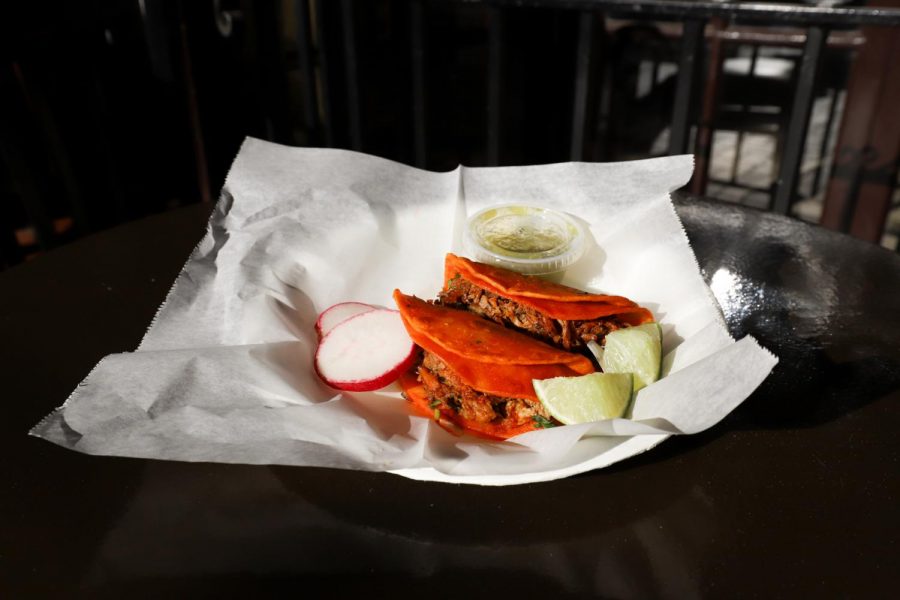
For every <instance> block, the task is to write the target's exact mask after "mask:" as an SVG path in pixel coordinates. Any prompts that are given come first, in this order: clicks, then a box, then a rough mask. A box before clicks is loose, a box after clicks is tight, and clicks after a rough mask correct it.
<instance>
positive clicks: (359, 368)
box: [315, 309, 416, 392]
mask: <svg viewBox="0 0 900 600" xmlns="http://www.w3.org/2000/svg"><path fill="white" fill-rule="evenodd" d="M415 360H416V346H415V344H413V341H412V340H411V339H410V338H409V334H408V333H406V327H404V326H403V321H402V319H401V318H400V313H399V312H397V311H396V310H387V309H374V310H370V311H368V312H364V313H361V314H358V315H356V316H355V317H350V318H349V319H347V320H345V321H344V322H342V323H339V324H338V325H336V326H335V327H334V328H333V329H332V330H331V331H330V332H329V333H328V334H327V335H326V336H325V337H324V338H322V341H321V342H320V343H319V348H318V350H316V360H315V364H316V373H318V375H319V377H321V378H322V380H323V381H325V383H327V384H328V385H330V386H331V387H333V388H336V389H339V390H348V391H353V392H368V391H371V390H377V389H380V388H383V387H384V386H386V385H388V384H389V383H392V382H393V381H395V380H396V379H397V378H398V377H400V375H401V374H403V372H405V371H406V370H407V369H409V368H410V367H411V366H412V365H413V363H414V362H415Z"/></svg>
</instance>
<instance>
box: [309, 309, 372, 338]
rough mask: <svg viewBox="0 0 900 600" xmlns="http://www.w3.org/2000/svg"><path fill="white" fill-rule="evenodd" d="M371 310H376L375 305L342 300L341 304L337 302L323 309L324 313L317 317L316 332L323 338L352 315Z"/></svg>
mask: <svg viewBox="0 0 900 600" xmlns="http://www.w3.org/2000/svg"><path fill="white" fill-rule="evenodd" d="M370 310H375V307H374V306H369V305H368V304H363V303H362V302H341V303H340V304H335V305H334V306H331V307H329V308H326V309H325V310H324V311H322V314H320V315H319V318H318V319H316V333H317V334H319V339H322V338H323V337H325V336H326V335H328V332H329V331H331V330H332V329H334V327H335V326H336V325H338V324H340V323H343V322H344V321H346V320H347V319H349V318H350V317H355V316H356V315H361V314H362V313H365V312H369V311H370Z"/></svg>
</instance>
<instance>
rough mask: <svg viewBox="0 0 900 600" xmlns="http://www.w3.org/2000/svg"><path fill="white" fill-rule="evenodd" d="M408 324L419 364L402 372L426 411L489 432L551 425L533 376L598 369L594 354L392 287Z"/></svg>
mask: <svg viewBox="0 0 900 600" xmlns="http://www.w3.org/2000/svg"><path fill="white" fill-rule="evenodd" d="M394 301H395V302H396V303H397V307H398V309H399V310H400V315H401V317H402V319H403V324H404V325H405V326H406V329H407V331H408V332H409V335H410V337H411V338H412V340H413V341H414V342H415V343H416V344H418V345H419V346H420V347H421V348H422V350H423V352H422V362H421V364H419V365H418V367H417V368H416V369H414V371H412V372H410V373H408V374H407V375H406V376H404V377H402V378H401V380H400V384H401V386H402V387H403V389H404V393H405V395H406V397H407V399H408V400H410V402H412V403H413V405H414V406H416V408H417V409H418V410H419V411H420V412H421V413H422V414H424V415H427V416H430V417H434V418H436V419H437V420H438V421H439V422H441V423H442V424H445V425H447V424H453V425H455V426H458V427H461V428H462V429H465V430H468V431H470V432H472V433H476V434H479V435H482V436H485V437H489V438H493V439H506V438H508V437H511V436H514V435H518V434H520V433H524V432H526V431H530V430H532V429H536V428H539V427H545V426H548V425H550V424H551V423H552V421H551V419H550V415H549V413H547V411H546V409H545V408H544V406H543V405H542V404H541V402H540V400H538V398H537V396H536V395H535V393H534V387H533V386H532V383H531V381H532V380H533V379H548V378H550V377H573V376H577V375H586V374H588V373H592V372H593V371H594V367H593V365H592V363H591V361H590V360H588V359H587V358H585V357H584V356H581V355H579V354H573V353H570V352H565V351H562V350H559V349H558V348H554V347H553V346H550V345H548V344H544V343H543V342H539V341H537V340H535V339H532V338H531V337H529V336H527V335H523V334H521V333H519V332H517V331H513V330H512V329H508V328H505V327H503V326H502V325H498V324H496V323H493V322H492V321H489V320H487V319H482V318H481V317H479V316H478V315H476V314H475V313H472V312H469V311H465V310H457V309H453V308H448V307H446V306H441V305H437V304H431V303H428V302H425V301H424V300H420V299H419V298H416V297H415V296H407V295H405V294H403V293H402V292H400V291H399V290H395V291H394Z"/></svg>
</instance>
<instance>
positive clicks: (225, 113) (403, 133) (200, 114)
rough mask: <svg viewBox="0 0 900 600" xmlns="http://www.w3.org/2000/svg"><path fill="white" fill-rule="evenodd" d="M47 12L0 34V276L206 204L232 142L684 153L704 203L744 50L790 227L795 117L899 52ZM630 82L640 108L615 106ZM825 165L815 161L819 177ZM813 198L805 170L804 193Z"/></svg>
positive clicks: (470, 152) (762, 15) (633, 11)
mask: <svg viewBox="0 0 900 600" xmlns="http://www.w3.org/2000/svg"><path fill="white" fill-rule="evenodd" d="M51 5H52V10H47V6H46V5H42V7H39V8H35V9H28V10H26V12H25V14H23V15H21V16H19V15H16V18H13V19H6V20H5V23H6V26H7V27H9V30H8V31H6V32H3V33H4V34H5V35H4V36H3V38H4V39H5V40H6V44H5V46H0V48H2V49H3V59H4V64H3V70H2V73H0V86H2V90H0V91H2V94H0V98H2V101H3V102H4V104H3V106H2V107H0V108H2V112H0V125H2V130H0V141H2V143H0V162H2V167H3V169H0V184H2V187H0V194H2V196H3V204H4V208H3V210H2V211H0V235H2V236H3V240H2V242H3V243H2V245H0V251H2V252H3V256H2V258H3V262H4V264H12V263H14V262H17V261H18V260H21V258H22V257H23V256H25V255H27V254H28V253H30V252H33V251H35V250H40V249H42V248H49V247H52V246H54V245H56V244H58V243H61V242H64V241H66V240H68V239H71V238H73V237H76V236H78V235H81V234H83V233H87V232H90V231H95V230H98V229H102V228H104V227H107V226H109V225H112V224H115V223H116V222H121V221H123V220H127V219H130V218H135V217H139V216H141V215H143V214H148V213H152V212H157V211H159V210H165V209H167V208H170V207H173V206H178V205H181V204H185V203H189V202H193V201H209V200H212V199H214V197H215V194H216V188H217V187H218V186H219V185H221V182H222V180H223V178H224V175H225V172H226V170H227V167H228V164H229V163H230V160H231V158H232V157H233V156H234V153H235V152H236V150H237V147H238V145H239V144H240V141H241V140H242V139H243V137H244V136H245V135H254V136H257V137H262V138H266V139H270V140H272V141H276V142H281V143H287V144H297V145H315V146H335V147H344V148H350V149H355V150H361V151H365V152H370V153H373V154H379V155H382V156H386V157H388V158H392V159H395V160H400V161H402V162H406V163H410V164H414V165H417V166H420V167H424V168H431V169H446V168H452V167H454V166H455V165H456V164H458V163H460V162H463V163H466V164H476V165H497V164H513V163H525V162H553V161H563V160H610V159H617V158H634V157H638V156H646V155H649V154H651V153H653V152H657V153H659V152H661V153H666V152H668V153H685V152H691V153H693V154H695V156H696V157H697V169H696V176H695V179H694V181H692V183H691V190H692V191H694V192H695V193H704V192H706V191H707V181H708V177H709V167H710V162H711V159H712V157H713V146H712V142H713V139H714V137H713V134H714V131H715V130H716V128H717V127H719V126H723V125H724V122H725V117H724V116H723V111H722V107H723V106H725V105H727V104H728V103H729V102H730V105H734V106H736V109H735V110H734V111H733V112H732V114H731V115H730V118H734V117H735V116H736V115H737V116H739V117H740V118H741V119H743V120H744V121H747V119H748V118H749V116H750V115H751V113H752V112H753V111H752V110H751V107H750V105H751V104H753V102H752V101H751V100H750V99H749V98H750V97H751V96H752V95H753V94H756V95H764V94H767V93H769V91H768V88H766V85H767V84H766V82H761V81H756V82H752V81H751V82H750V83H749V84H748V83H747V82H746V81H745V82H744V87H743V88H737V89H738V93H737V100H734V98H731V99H730V100H729V94H732V92H730V91H729V90H730V89H731V88H729V84H728V81H729V79H728V77H727V76H723V68H722V65H723V61H725V60H727V59H728V58H729V57H731V56H734V55H735V54H734V53H735V49H738V48H743V49H744V51H746V50H747V49H750V55H749V60H750V68H749V74H750V79H751V80H752V79H753V73H754V72H755V64H756V61H757V60H758V58H759V56H760V48H763V49H765V48H771V47H782V48H793V50H792V51H791V53H790V54H791V56H790V59H791V61H792V64H793V67H792V68H791V69H790V73H791V76H790V77H789V78H788V79H787V80H785V81H781V82H779V83H778V85H779V86H780V87H779V88H778V90H777V93H778V98H777V102H774V104H775V105H777V108H778V113H777V118H774V119H772V118H770V117H766V118H767V119H769V121H771V122H774V123H775V128H776V129H775V131H776V134H777V138H778V140H779V141H778V144H777V145H776V162H777V164H778V167H777V171H776V176H775V177H774V184H773V185H772V186H770V187H768V188H767V189H766V191H767V192H768V193H769V197H770V200H771V204H770V208H771V209H773V210H776V211H778V212H781V213H784V214H790V213H791V210H792V205H793V203H794V200H795V199H796V197H797V189H798V180H799V179H800V177H801V171H800V166H801V160H802V158H803V153H804V148H805V145H806V141H807V129H808V125H809V117H810V112H811V109H812V106H813V102H814V100H815V98H816V95H817V94H819V93H821V90H822V89H827V90H829V91H828V93H829V94H831V95H832V96H833V97H832V103H831V107H832V108H831V109H830V110H829V115H830V116H829V121H831V122H836V120H838V119H839V118H840V112H839V111H838V110H837V108H836V107H837V104H838V103H837V102H836V99H837V96H838V93H839V92H838V90H840V89H841V87H842V86H846V81H847V79H848V74H847V73H848V70H849V69H851V68H853V65H854V64H855V57H856V56H857V55H859V56H861V52H862V50H861V49H863V48H866V47H867V46H871V45H872V44H871V43H870V38H871V37H872V34H871V32H873V31H875V32H879V31H882V32H889V36H890V38H889V39H891V40H896V37H897V32H898V31H900V28H898V27H897V26H898V25H900V10H897V9H889V8H876V7H870V8H866V7H849V6H844V7H841V6H838V7H835V6H811V5H779V4H754V3H732V2H687V1H665V0H644V1H637V2H635V1H625V0H555V1H554V0H481V1H479V0H467V1H458V0H457V1H454V0H378V1H362V0H338V1H325V0H293V1H287V0H285V1H281V2H270V1H263V0H234V1H231V2H229V1H228V0H219V1H210V2H180V1H177V0H158V1H154V0H145V1H143V2H140V3H134V2H125V1H122V2H107V3H95V4H90V5H80V6H79V7H77V8H73V7H72V6H71V5H70V4H67V3H64V2H57V3H51ZM29 11H30V12H29ZM10 25H11V27H10ZM876 35H877V34H876ZM891 43H892V44H895V42H891ZM895 45H896V44H895ZM878 47H879V48H892V47H893V46H890V44H888V45H884V44H882V45H881V46H878ZM882 51H885V52H886V50H882ZM744 53H745V54H746V52H744ZM834 57H838V59H839V60H837V61H835V60H831V59H832V58H834ZM648 64H649V65H652V75H651V76H650V78H649V81H650V91H649V92H647V93H645V94H643V95H639V94H635V86H636V85H639V84H638V83H636V81H637V77H636V72H637V71H638V70H639V69H640V68H643V67H644V66H646V65H648ZM823 64H825V66H826V68H825V69H824V73H823ZM836 65H837V66H836ZM840 65H843V67H841V66H840ZM662 69H668V72H667V73H666V74H662ZM841 69H843V71H841ZM837 71H841V73H843V74H842V75H838V76H836V75H835V72H837ZM823 74H824V76H825V79H826V80H829V83H828V86H825V88H823V86H821V85H818V84H819V83H820V82H822V81H823ZM873 76H875V75H873ZM880 77H881V78H882V79H884V78H885V75H884V74H883V73H882V75H881V76H880ZM852 79H853V78H852V77H851V78H850V80H852ZM882 87H883V88H884V91H881V92H879V94H881V95H882V96H883V95H885V94H889V93H892V92H890V89H889V87H890V86H882ZM879 89H881V88H879ZM645 91H646V90H645ZM851 91H852V90H851ZM773 94H774V92H773ZM898 99H900V95H898ZM825 129H826V133H827V131H830V130H832V129H833V127H832V124H831V123H829V124H828V125H827V126H826V128H825ZM737 130H738V131H743V129H741V128H740V127H738V128H737ZM664 131H667V132H668V141H667V143H665V144H664V145H663V146H662V147H660V145H659V143H658V142H659V140H660V139H665V138H664V137H662V138H660V134H662V133H663V132H664ZM739 135H741V134H739ZM652 139H656V141H657V144H656V148H655V150H654V149H653V148H651V145H650V144H649V143H646V142H647V140H652ZM638 142H640V143H638ZM833 143H834V139H833V138H832V139H831V140H830V141H829V139H828V136H827V135H826V136H825V139H824V140H823V141H822V142H821V143H820V148H819V149H818V151H819V154H820V156H821V157H822V159H823V160H822V161H820V162H822V163H825V162H827V160H825V159H826V158H827V157H826V156H825V155H826V154H828V148H829V147H830V146H831V145H833ZM876 146H877V145H876ZM740 147H741V145H740V143H739V144H738V145H737V148H738V152H739V151H740ZM878 151H879V150H878V149H877V148H876V149H874V150H870V151H868V154H867V155H866V156H867V160H866V161H857V162H858V163H859V164H858V166H857V168H856V170H855V171H854V170H853V168H852V165H851V167H847V166H846V165H845V166H844V167H843V170H840V169H839V170H838V171H840V173H841V174H842V177H845V178H846V179H847V180H848V181H859V182H865V181H868V180H869V179H870V176H869V175H867V172H868V171H866V169H869V168H870V167H872V168H874V169H875V170H878V172H879V173H880V172H881V171H885V172H887V171H890V173H887V175H886V176H893V177H894V179H891V183H892V184H893V182H894V181H895V178H896V172H897V160H898V159H897V155H896V154H897V153H896V152H895V153H894V155H893V156H889V155H888V154H890V153H889V152H888V153H887V154H885V156H877V157H875V158H874V159H873V157H872V155H871V154H872V152H875V153H876V154H877V152H878ZM883 154H884V152H883ZM735 160H737V159H735ZM873 165H874V167H873ZM885 165H886V166H885ZM891 169H893V170H892V171H891ZM870 170H871V169H870ZM867 178H868V179H867ZM827 179H828V177H827V175H826V173H825V172H824V170H823V169H822V168H821V166H820V167H819V173H818V174H816V175H815V176H814V180H815V181H816V182H818V183H816V184H815V186H816V188H818V189H822V188H824V187H825V181H826V180H827ZM726 183H730V184H734V183H735V181H734V177H733V176H732V177H731V181H730V182H726ZM847 189H848V190H850V191H849V192H847V194H850V195H852V196H853V197H852V198H850V199H849V200H846V199H845V201H844V203H843V204H842V205H841V207H842V208H841V209H840V210H839V211H838V212H839V213H840V214H841V215H844V216H842V217H841V218H840V219H838V220H837V221H836V222H837V225H834V223H832V224H831V225H832V226H835V227H836V228H838V229H844V230H852V227H851V221H852V218H851V217H850V216H847V215H851V216H852V212H853V208H854V206H855V204H854V203H855V195H856V194H857V193H858V191H859V186H857V188H856V191H855V192H854V190H853V186H849V187H848V188H847ZM851 192H852V193H851ZM848 203H849V204H848ZM848 206H849V207H850V208H847V207H848ZM848 211H849V212H848ZM826 212H827V211H826ZM826 216H827V215H826ZM880 218H881V222H882V226H883V215H882V216H881V217H880ZM876 220H877V219H876ZM23 232H24V233H23Z"/></svg>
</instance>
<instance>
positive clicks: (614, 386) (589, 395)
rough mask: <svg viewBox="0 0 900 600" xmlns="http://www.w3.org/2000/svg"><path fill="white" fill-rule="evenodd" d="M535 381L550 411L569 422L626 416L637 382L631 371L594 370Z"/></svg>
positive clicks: (536, 389) (540, 397) (538, 392)
mask: <svg viewBox="0 0 900 600" xmlns="http://www.w3.org/2000/svg"><path fill="white" fill-rule="evenodd" d="M532 383H533V384H534V391H535V393H536V394H537V397H538V399H539V400H540V401H541V403H543V405H544V407H545V408H546V409H547V411H548V412H549V413H550V414H551V415H552V416H553V418H555V419H556V420H557V421H559V422H560V423H563V424H565V425H574V424H576V423H592V422H594V421H602V420H603V419H614V418H617V417H621V416H623V415H624V414H625V412H626V411H627V410H628V405H629V404H630V402H631V390H632V387H633V385H634V384H633V382H632V375H631V373H590V374H588V375H581V376H579V377H554V378H552V379H535V380H533V381H532Z"/></svg>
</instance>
